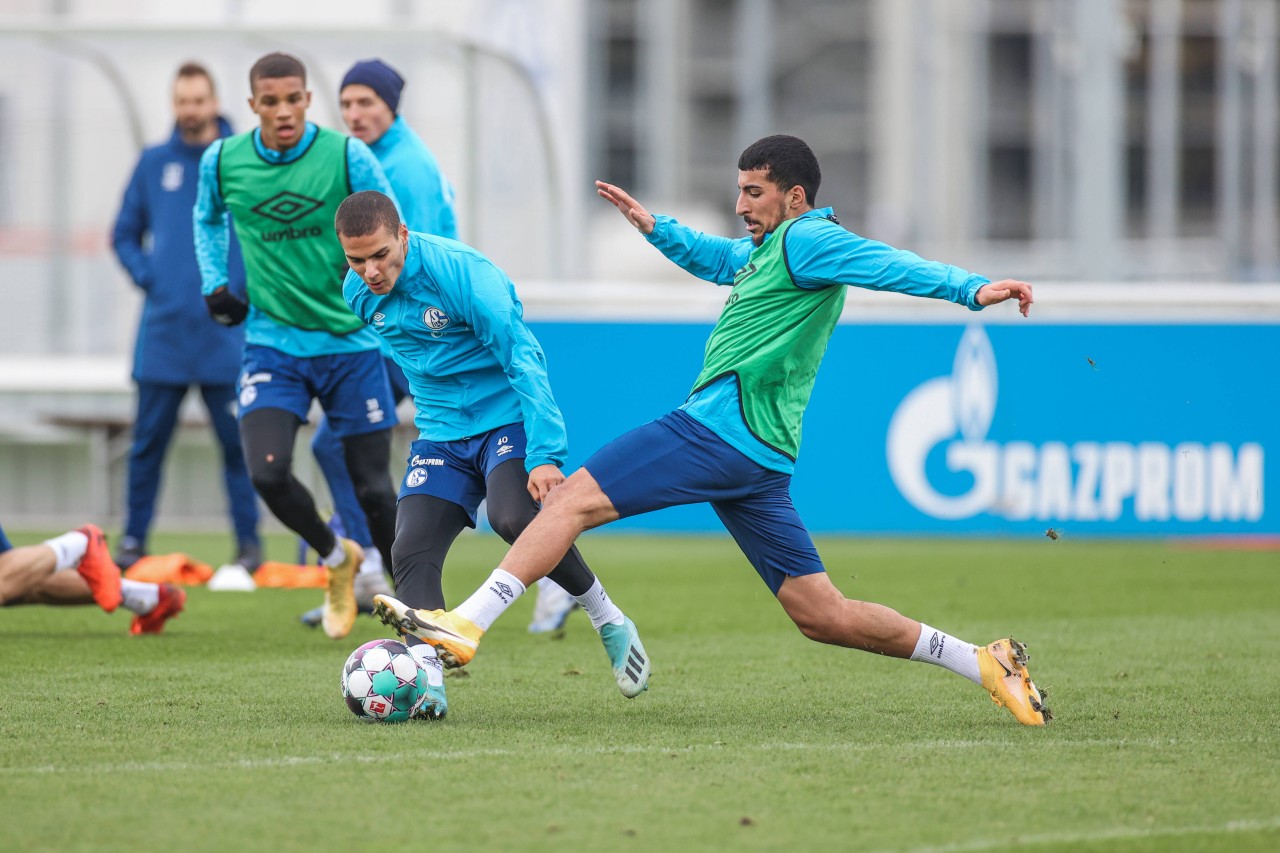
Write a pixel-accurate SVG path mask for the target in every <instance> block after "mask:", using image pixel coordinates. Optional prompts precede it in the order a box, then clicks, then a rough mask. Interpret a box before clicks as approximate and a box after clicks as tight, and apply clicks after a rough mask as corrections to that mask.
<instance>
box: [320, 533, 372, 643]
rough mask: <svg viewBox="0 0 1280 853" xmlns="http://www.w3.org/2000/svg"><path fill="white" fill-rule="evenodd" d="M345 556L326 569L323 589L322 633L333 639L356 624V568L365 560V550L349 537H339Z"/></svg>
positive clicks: (341, 636) (345, 634)
mask: <svg viewBox="0 0 1280 853" xmlns="http://www.w3.org/2000/svg"><path fill="white" fill-rule="evenodd" d="M338 541H339V542H341V543H342V550H343V551H344V552H345V553H346V558H345V559H344V560H343V561H342V562H341V563H340V564H339V565H338V566H337V567H335V568H330V569H329V586H328V587H327V588H326V589H325V591H324V616H323V617H322V618H321V620H320V621H321V624H323V625H324V632H325V633H326V634H328V635H329V636H330V637H332V638H333V639H335V640H340V639H342V638H343V637H345V636H347V634H350V633H351V628H352V626H354V625H355V624H356V591H355V580H356V570H357V569H359V568H360V563H361V562H362V561H363V560H364V549H363V548H361V547H360V546H359V545H357V544H356V543H355V542H352V541H351V540H350V539H339V540H338Z"/></svg>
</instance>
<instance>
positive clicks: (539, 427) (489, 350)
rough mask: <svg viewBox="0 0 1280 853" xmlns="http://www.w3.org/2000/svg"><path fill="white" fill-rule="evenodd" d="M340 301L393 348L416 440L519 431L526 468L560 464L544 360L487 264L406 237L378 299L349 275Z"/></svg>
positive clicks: (560, 433)
mask: <svg viewBox="0 0 1280 853" xmlns="http://www.w3.org/2000/svg"><path fill="white" fill-rule="evenodd" d="M342 294H343V296H345V297H346V300H347V304H349V305H350V306H351V309H352V310H353V311H355V312H356V314H357V315H358V316H359V317H360V318H361V319H362V320H364V321H365V322H366V323H368V324H369V325H370V326H371V327H372V328H373V329H374V330H376V331H377V333H378V334H379V335H381V336H382V337H383V338H384V339H385V340H386V341H387V342H388V343H390V344H391V348H392V357H393V358H394V359H395V361H396V363H397V364H399V365H400V366H401V367H402V368H403V369H404V372H405V376H407V377H408V379H409V390H410V392H411V393H412V394H413V402H414V407H415V408H416V409H417V413H416V414H415V416H414V423H415V424H416V425H417V427H418V432H419V436H420V437H421V438H424V439H430V440H432V441H457V440H458V439H462V438H469V437H471V436H475V435H480V434H481V433H485V432H488V431H489V430H492V429H497V428H498V427H500V426H504V425H506V424H511V423H523V424H524V429H525V434H526V436H527V437H528V440H529V445H528V448H527V456H526V457H525V469H526V470H529V471H532V470H533V469H534V468H535V467H537V466H538V465H546V464H551V465H555V466H556V467H563V466H564V464H565V461H566V458H567V456H568V440H567V438H566V436H565V429H564V417H563V416H562V415H561V414H560V408H559V407H558V406H557V405H556V401H555V398H554V397H552V395H551V385H550V383H549V381H548V380H547V359H546V356H544V355H543V353H542V346H541V345H540V344H539V343H538V341H537V339H536V338H535V337H534V336H533V332H531V331H529V327H528V326H526V325H525V322H524V306H522V305H521V304H520V299H519V297H517V296H516V289H515V285H514V284H512V283H511V279H509V278H507V276H506V274H505V273H503V271H502V270H500V269H498V267H497V266H496V265H495V264H494V263H493V262H492V261H490V260H489V259H488V258H486V257H485V256H484V255H482V254H480V253H479V252H477V251H476V250H475V249H473V248H471V247H470V246H467V245H465V244H463V243H459V242H457V241H456V240H447V239H445V238H443V237H434V236H432V235H429V234H418V233H414V232H410V234H409V247H408V251H407V252H406V256H405V263H404V269H403V271H401V273H400V278H399V279H398V280H397V281H396V284H395V287H394V288H392V290H391V292H390V293H388V294H386V295H385V296H377V295H375V294H374V293H372V292H371V291H370V290H369V288H368V287H366V286H365V283H364V281H363V280H361V278H360V276H358V275H357V274H356V273H355V272H354V271H351V272H348V273H347V279H346V281H344V282H343V285H342Z"/></svg>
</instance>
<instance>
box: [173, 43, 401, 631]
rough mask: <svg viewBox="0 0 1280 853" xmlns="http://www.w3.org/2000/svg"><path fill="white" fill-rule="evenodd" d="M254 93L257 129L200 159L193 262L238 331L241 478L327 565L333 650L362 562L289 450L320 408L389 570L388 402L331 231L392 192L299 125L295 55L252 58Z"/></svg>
mask: <svg viewBox="0 0 1280 853" xmlns="http://www.w3.org/2000/svg"><path fill="white" fill-rule="evenodd" d="M249 88H250V91H251V93H252V95H251V97H250V98H249V106H250V108H251V109H252V110H253V111H254V112H255V113H256V114H257V116H258V119H259V127H258V128H257V129H255V130H253V131H251V132H249V133H241V134H237V135H235V136H231V137H228V138H226V139H221V140H218V141H216V142H214V143H213V144H212V145H210V146H209V147H208V149H206V150H205V153H204V156H203V157H202V158H201V160H200V184H199V188H198V190H197V195H196V206H195V210H194V218H195V237H196V256H197V259H198V260H199V263H200V275H201V279H202V289H203V292H204V297H205V302H206V303H207V305H208V308H209V312H210V314H211V315H212V316H213V318H214V319H215V320H217V321H218V322H220V323H223V324H225V325H235V324H237V323H240V322H244V323H245V347H244V356H243V360H242V366H241V367H242V369H241V372H240V380H239V406H240V409H239V418H240V440H241V443H242V444H243V446H244V453H245V461H246V462H247V464H248V467H249V475H250V477H251V479H252V480H253V485H254V488H255V489H256V490H257V492H258V494H259V495H261V496H262V499H263V500H264V501H265V502H266V504H267V506H268V507H269V508H270V509H271V511H272V512H273V513H275V516H276V517H277V518H279V519H280V521H282V522H283V523H284V524H285V526H286V527H288V528H289V529H290V530H292V531H294V532H295V533H297V534H298V536H300V537H301V538H302V539H303V540H304V541H305V542H306V543H307V544H308V545H310V546H311V547H312V548H314V549H315V550H316V553H318V554H320V555H321V558H322V560H323V562H324V564H325V565H326V566H328V567H329V586H328V589H327V591H326V593H325V611H324V617H323V620H322V622H323V625H324V630H325V633H327V634H328V635H329V636H330V637H333V638H335V639H337V638H339V637H344V636H346V635H347V633H348V632H350V630H351V627H352V625H353V624H354V623H355V618H356V602H355V596H354V593H353V589H352V586H353V580H354V576H355V571H356V568H357V567H358V566H359V565H360V563H361V560H362V557H363V553H362V550H361V548H360V546H359V545H357V544H356V543H355V542H353V541H351V540H349V539H340V538H338V537H337V536H335V535H334V532H333V531H332V530H331V529H330V528H329V526H328V525H326V524H325V522H324V520H323V519H322V518H321V517H320V515H319V513H318V512H317V511H316V506H315V501H314V500H313V499H312V497H311V493H310V492H308V491H307V489H306V487H305V486H303V485H302V483H301V482H299V481H298V479H297V478H296V477H294V475H293V470H292V469H293V445H294V440H295V439H296V437H297V432H298V428H299V427H300V426H301V425H302V424H303V423H304V422H305V421H306V419H307V413H308V411H309V410H310V408H311V403H312V400H314V399H318V400H319V401H320V404H321V407H322V408H323V409H324V411H325V414H326V416H327V417H328V420H329V425H330V427H331V428H332V429H333V432H334V434H335V435H337V436H338V438H340V439H341V441H342V452H343V456H344V459H345V462H346V466H347V469H348V471H349V472H350V474H351V480H352V482H353V483H354V484H355V491H356V496H357V498H358V499H359V501H360V506H361V507H362V508H363V509H364V512H365V515H366V517H367V518H368V521H369V528H370V532H371V533H372V536H373V541H374V543H375V545H376V546H377V547H378V550H379V551H381V552H382V554H383V557H384V559H385V561H386V562H387V563H390V561H391V543H392V542H393V541H394V539H395V517H396V494H395V490H394V488H393V486H392V483H391V476H390V450H391V428H392V427H393V426H395V424H396V412H395V401H394V399H393V398H392V394H391V387H390V383H389V382H388V379H387V370H386V367H385V365H384V364H383V359H382V354H381V351H380V350H379V346H378V338H377V335H376V334H374V332H373V330H372V329H369V328H368V327H366V326H365V324H364V322H363V321H362V320H361V319H360V318H359V317H357V316H356V315H355V314H353V313H352V312H351V309H350V308H349V307H347V304H346V302H345V301H344V300H343V298H342V279H343V277H344V276H345V275H346V272H347V263H346V258H345V257H344V255H343V253H342V247H341V246H340V245H339V244H338V241H337V239H336V238H335V237H334V234H333V225H332V223H333V216H334V213H335V212H336V211H337V209H338V205H339V204H341V203H342V200H343V199H345V198H346V197H347V196H348V195H350V194H351V193H352V192H355V191H358V190H378V191H379V192H382V193H386V194H387V195H389V196H391V197H392V198H394V194H393V193H392V190H391V186H390V185H389V184H388V183H387V179H386V176H385V175H384V174H383V172H382V169H381V167H380V166H379V165H378V161H377V159H376V158H375V157H374V156H373V153H372V152H371V151H370V150H369V148H368V146H367V145H365V144H364V143H363V142H361V141H360V140H358V139H353V138H351V137H348V136H346V135H344V134H341V133H337V132H336V131H332V130H327V129H325V128H320V127H317V126H316V125H314V124H312V123H311V122H309V121H307V120H306V111H307V107H308V105H310V103H311V93H310V92H309V91H307V72H306V69H305V68H304V67H303V65H302V63H301V62H299V61H298V60H297V59H296V58H295V57H292V56H289V55H288V54H284V53H270V54H267V55H266V56H264V57H262V58H261V59H259V60H258V61H257V62H256V63H254V66H253V68H252V69H251V70H250V71H249ZM228 214H230V215H231V221H232V222H233V223H234V227H235V229H236V237H237V238H238V240H239V242H240V246H241V249H242V251H243V253H244V264H245V276H246V290H247V294H248V303H247V304H246V303H244V302H241V301H240V300H239V299H237V298H236V297H235V296H234V295H233V294H232V293H231V292H229V291H228V290H227V286H226V285H227V243H228V221H227V219H228ZM215 581H216V582H217V584H216V586H217V587H220V588H222V589H242V590H251V589H253V587H254V583H253V580H252V578H251V577H249V576H248V575H247V574H246V575H245V576H244V577H242V578H230V579H219V578H218V577H217V576H215V577H214V579H213V581H211V586H214V585H215V584H214V582H215Z"/></svg>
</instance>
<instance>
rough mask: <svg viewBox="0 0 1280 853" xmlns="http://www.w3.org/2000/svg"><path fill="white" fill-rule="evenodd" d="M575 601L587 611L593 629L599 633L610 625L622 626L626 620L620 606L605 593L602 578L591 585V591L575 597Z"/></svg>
mask: <svg viewBox="0 0 1280 853" xmlns="http://www.w3.org/2000/svg"><path fill="white" fill-rule="evenodd" d="M574 599H575V600H576V601H577V602H578V603H579V604H581V605H582V609H583V610H585V611H587V618H588V619H590V620H591V627H592V628H595V629H596V630H597V631H599V630H600V629H601V628H602V627H603V626H605V625H607V624H609V623H613V624H614V625H621V624H622V620H623V619H624V618H625V617H624V616H623V615H622V611H621V610H619V609H618V605H616V604H614V603H613V600H612V599H611V598H609V593H607V592H605V591H604V587H603V586H601V585H600V578H596V580H595V583H593V584H591V589H589V590H587V591H586V592H584V593H583V594H582V595H575V596H574Z"/></svg>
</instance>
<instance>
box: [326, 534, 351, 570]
mask: <svg viewBox="0 0 1280 853" xmlns="http://www.w3.org/2000/svg"><path fill="white" fill-rule="evenodd" d="M345 559H347V552H346V549H344V548H343V547H342V540H341V539H335V540H334V543H333V550H332V551H330V552H329V553H328V554H326V555H325V558H324V560H322V562H323V563H324V564H325V566H326V567H327V568H330V569H336V568H337V567H338V566H341V565H342V561H343V560H345Z"/></svg>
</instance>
